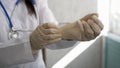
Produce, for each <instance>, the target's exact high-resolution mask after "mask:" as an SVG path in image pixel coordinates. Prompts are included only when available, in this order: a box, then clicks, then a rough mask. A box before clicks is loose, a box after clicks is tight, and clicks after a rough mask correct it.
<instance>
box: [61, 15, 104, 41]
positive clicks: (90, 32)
mask: <svg viewBox="0 0 120 68" xmlns="http://www.w3.org/2000/svg"><path fill="white" fill-rule="evenodd" d="M102 29H103V25H102V23H101V21H100V20H99V19H98V17H97V16H96V15H95V14H93V15H89V16H85V17H84V18H82V19H80V20H77V21H76V22H73V23H70V24H67V25H65V26H63V27H61V28H60V31H61V34H62V39H64V40H78V41H89V40H92V39H94V38H96V37H97V36H98V35H99V34H100V32H101V30H102Z"/></svg>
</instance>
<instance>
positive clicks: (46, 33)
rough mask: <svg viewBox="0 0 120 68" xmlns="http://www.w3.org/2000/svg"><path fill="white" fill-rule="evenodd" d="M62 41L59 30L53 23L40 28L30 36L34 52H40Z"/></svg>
mask: <svg viewBox="0 0 120 68" xmlns="http://www.w3.org/2000/svg"><path fill="white" fill-rule="evenodd" d="M59 40H61V33H60V31H59V28H58V27H57V26H56V25H55V24H52V23H46V24H43V25H42V26H38V27H37V28H36V30H34V31H33V32H32V33H31V35H30V42H31V47H32V50H33V51H34V50H39V49H41V48H44V46H45V45H48V44H52V43H55V42H58V41H59Z"/></svg>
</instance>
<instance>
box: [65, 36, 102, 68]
mask: <svg viewBox="0 0 120 68" xmlns="http://www.w3.org/2000/svg"><path fill="white" fill-rule="evenodd" d="M85 46H86V45H85ZM102 46H103V38H102V37H100V38H98V39H97V40H96V41H95V42H94V43H93V44H92V45H91V46H90V47H89V48H88V49H87V50H85V51H84V52H83V53H82V54H80V55H79V56H78V57H77V58H76V59H75V60H73V61H72V62H71V63H70V64H69V65H68V66H66V67H65V68H102Z"/></svg>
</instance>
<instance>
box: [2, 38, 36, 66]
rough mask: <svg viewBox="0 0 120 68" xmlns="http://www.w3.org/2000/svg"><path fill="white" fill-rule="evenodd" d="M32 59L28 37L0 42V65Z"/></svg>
mask: <svg viewBox="0 0 120 68" xmlns="http://www.w3.org/2000/svg"><path fill="white" fill-rule="evenodd" d="M32 61H34V57H33V55H32V52H31V47H30V43H29V39H28V38H27V39H16V40H11V41H7V42H4V43H0V67H1V66H8V65H15V64H23V63H27V62H32Z"/></svg>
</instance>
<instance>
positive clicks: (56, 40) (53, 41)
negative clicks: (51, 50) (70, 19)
mask: <svg viewBox="0 0 120 68" xmlns="http://www.w3.org/2000/svg"><path fill="white" fill-rule="evenodd" d="M60 40H62V38H57V39H54V40H50V41H48V44H52V43H56V42H58V41H60Z"/></svg>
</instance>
